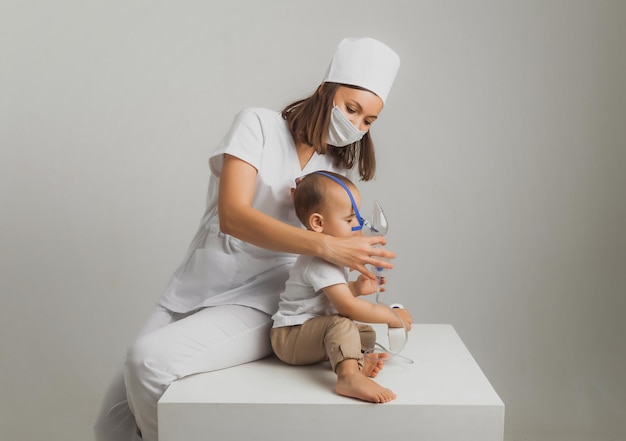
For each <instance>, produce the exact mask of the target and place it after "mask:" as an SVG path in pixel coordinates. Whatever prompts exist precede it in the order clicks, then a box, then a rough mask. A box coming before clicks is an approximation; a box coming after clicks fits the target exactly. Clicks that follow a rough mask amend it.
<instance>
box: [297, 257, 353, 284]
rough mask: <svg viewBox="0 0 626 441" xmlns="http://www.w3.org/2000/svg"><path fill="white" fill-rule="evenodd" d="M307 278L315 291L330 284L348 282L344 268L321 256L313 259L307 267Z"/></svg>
mask: <svg viewBox="0 0 626 441" xmlns="http://www.w3.org/2000/svg"><path fill="white" fill-rule="evenodd" d="M307 279H308V280H307V281H308V283H310V284H311V286H312V287H313V289H314V290H315V292H318V291H320V290H321V289H323V288H326V287H328V286H332V285H338V284H340V283H348V277H347V274H346V271H345V269H344V268H342V267H339V266H337V265H335V264H332V263H330V262H327V261H326V260H324V259H320V258H315V259H313V261H312V262H311V264H310V265H309V267H308V268H307Z"/></svg>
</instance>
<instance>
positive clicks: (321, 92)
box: [282, 83, 376, 181]
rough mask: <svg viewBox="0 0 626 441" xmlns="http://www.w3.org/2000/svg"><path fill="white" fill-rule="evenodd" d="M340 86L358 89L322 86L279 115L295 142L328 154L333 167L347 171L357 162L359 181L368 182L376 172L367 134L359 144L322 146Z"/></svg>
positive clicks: (329, 84) (368, 134) (373, 154)
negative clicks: (285, 122)
mask: <svg viewBox="0 0 626 441" xmlns="http://www.w3.org/2000/svg"><path fill="white" fill-rule="evenodd" d="M341 86H344V87H351V88H354V89H362V88H360V87H356V86H349V85H345V84H338V83H322V84H321V85H320V86H319V87H318V88H317V90H316V91H315V93H314V94H313V95H311V96H310V97H308V98H305V99H302V100H298V101H296V102H293V103H291V104H289V105H288V106H287V107H285V108H284V109H283V111H282V116H283V118H284V119H285V120H286V121H287V125H288V126H289V130H291V134H292V135H293V138H294V140H295V142H296V143H299V142H303V143H305V144H307V145H310V146H312V147H313V148H315V151H316V152H317V153H319V154H321V155H325V154H330V155H331V156H332V157H333V164H334V165H335V166H336V167H340V166H341V167H345V168H348V169H350V168H352V167H354V165H355V163H358V166H359V176H360V177H361V180H363V181H369V180H370V179H372V178H373V177H374V174H375V172H376V154H375V153H374V142H373V141H372V138H371V137H370V132H369V131H368V132H367V133H366V134H365V135H364V136H363V138H361V139H360V140H359V141H357V142H355V143H352V144H350V145H347V146H345V147H334V146H331V145H328V144H326V137H327V135H328V126H329V124H330V112H331V111H332V108H333V99H334V97H335V92H336V91H337V89H338V88H339V87H341Z"/></svg>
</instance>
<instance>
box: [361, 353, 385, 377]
mask: <svg viewBox="0 0 626 441" xmlns="http://www.w3.org/2000/svg"><path fill="white" fill-rule="evenodd" d="M387 357H388V355H387V354H385V353H384V352H372V353H371V354H365V355H364V356H363V375H365V376H366V377H370V378H374V377H376V375H378V373H379V372H380V371H381V370H382V369H383V364H384V360H385V358H387Z"/></svg>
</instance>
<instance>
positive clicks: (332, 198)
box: [320, 185, 361, 237]
mask: <svg viewBox="0 0 626 441" xmlns="http://www.w3.org/2000/svg"><path fill="white" fill-rule="evenodd" d="M348 188H349V189H350V191H351V192H352V197H354V201H355V202H356V205H357V208H358V207H360V206H361V195H360V194H359V191H358V190H357V189H356V188H354V187H353V186H348ZM326 191H327V192H328V193H327V196H326V201H327V203H326V206H325V207H324V208H323V210H321V213H320V214H321V215H322V216H324V225H323V226H324V230H323V233H324V234H329V235H331V236H336V237H350V236H355V235H358V234H361V231H352V227H358V226H359V221H358V219H357V217H356V214H355V213H354V209H353V208H352V202H350V197H349V196H348V193H346V191H345V190H344V189H343V188H342V187H340V186H339V185H330V186H329V187H328V188H327V190H326Z"/></svg>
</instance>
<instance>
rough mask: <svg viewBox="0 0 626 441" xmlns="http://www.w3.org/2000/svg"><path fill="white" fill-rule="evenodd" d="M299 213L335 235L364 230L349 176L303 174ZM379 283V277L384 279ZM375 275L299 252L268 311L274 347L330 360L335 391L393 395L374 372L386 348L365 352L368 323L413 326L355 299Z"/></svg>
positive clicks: (297, 357)
mask: <svg viewBox="0 0 626 441" xmlns="http://www.w3.org/2000/svg"><path fill="white" fill-rule="evenodd" d="M293 200H294V205H295V208H296V214H297V215H298V218H299V219H300V221H301V222H302V224H303V225H304V226H305V227H306V228H308V229H309V230H312V231H315V232H318V233H322V234H329V235H332V236H335V237H349V236H352V235H355V234H361V229H362V228H363V219H362V218H361V216H360V214H359V210H358V204H359V203H360V195H359V192H358V190H357V188H356V187H355V186H354V184H353V183H352V182H351V181H350V180H349V179H347V178H346V177H344V176H341V175H339V174H336V173H332V172H314V173H311V174H309V175H306V176H305V177H304V178H302V179H301V180H300V181H299V182H298V183H297V185H296V189H295V190H294V192H293ZM383 283H384V279H383ZM376 288H377V282H376V280H371V279H368V278H366V277H365V276H363V275H360V276H359V277H358V278H357V279H356V280H355V281H348V274H347V270H346V268H342V267H338V266H336V265H334V264H332V263H329V262H327V261H325V260H323V259H320V258H318V257H314V256H308V255H301V256H299V257H298V260H297V261H296V263H295V265H294V267H293V268H292V270H291V272H290V273H289V279H288V280H287V283H286V285H285V290H284V291H283V292H282V293H281V295H280V303H279V305H278V311H277V312H276V314H274V315H273V316H272V319H273V320H274V325H273V328H272V331H271V342H272V348H273V350H274V353H275V354H276V356H277V357H278V358H279V359H280V360H282V361H283V362H285V363H288V364H292V365H306V364H313V363H318V362H321V361H325V360H329V361H330V364H331V367H332V369H333V371H334V372H335V373H336V374H337V383H336V386H335V391H336V392H337V393H338V394H340V395H344V396H347V397H353V398H357V399H360V400H363V401H369V402H373V403H386V402H388V401H391V400H393V399H395V398H396V395H395V394H394V393H393V392H392V391H391V390H389V389H387V388H384V387H382V386H380V385H379V384H378V383H376V382H375V381H373V380H371V378H373V377H375V376H376V375H377V374H378V373H379V372H380V370H381V369H382V367H383V360H384V357H386V354H375V353H370V354H368V355H367V356H365V357H364V356H363V352H370V351H371V350H372V349H373V347H374V343H375V341H376V335H375V332H374V330H373V329H372V328H371V327H370V326H367V325H363V324H356V323H355V322H354V321H355V320H357V321H360V322H366V323H386V324H387V325H389V326H390V327H396V328H400V327H402V326H403V323H402V322H404V326H406V328H407V330H408V329H410V328H411V322H412V319H411V315H410V314H409V312H408V311H407V310H405V309H394V311H395V312H397V313H398V315H396V314H395V313H394V312H392V311H391V310H390V309H389V308H388V307H387V306H384V305H380V304H374V303H371V302H368V301H366V300H363V299H360V298H359V296H361V295H367V294H372V293H374V292H375V291H376Z"/></svg>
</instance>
